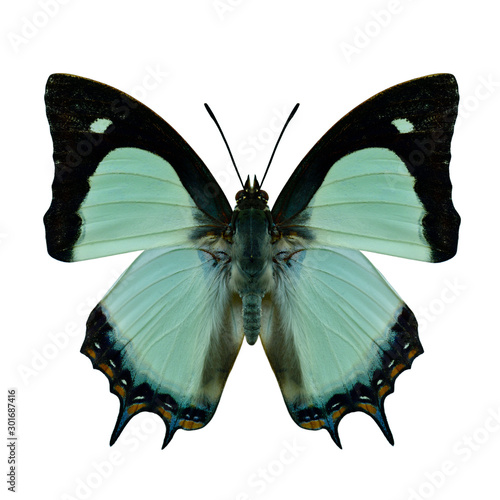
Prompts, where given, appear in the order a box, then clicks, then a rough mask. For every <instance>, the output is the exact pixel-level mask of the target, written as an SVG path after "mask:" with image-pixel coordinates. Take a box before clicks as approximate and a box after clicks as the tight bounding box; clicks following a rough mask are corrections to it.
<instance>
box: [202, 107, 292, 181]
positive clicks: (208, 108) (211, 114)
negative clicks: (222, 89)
mask: <svg viewBox="0 0 500 500" xmlns="http://www.w3.org/2000/svg"><path fill="white" fill-rule="evenodd" d="M205 108H206V110H207V111H208V114H209V115H210V118H212V120H213V121H214V122H215V125H217V128H218V129H219V132H220V135H221V136H222V139H223V141H224V144H225V145H226V148H227V150H228V151H229V156H230V157H231V161H232V162H233V166H234V169H235V170H236V174H237V175H238V179H239V180H240V182H241V185H242V187H243V189H245V185H244V184H243V181H242V180H241V176H240V173H239V172H238V167H237V166H236V163H235V161H234V158H233V153H231V149H229V144H228V143H227V141H226V138H225V137H224V133H223V132H222V129H221V128H220V125H219V122H218V121H217V118H215V115H214V114H213V113H212V110H211V109H210V107H209V105H208V104H207V103H205ZM289 120H290V118H289ZM278 140H279V139H278Z"/></svg>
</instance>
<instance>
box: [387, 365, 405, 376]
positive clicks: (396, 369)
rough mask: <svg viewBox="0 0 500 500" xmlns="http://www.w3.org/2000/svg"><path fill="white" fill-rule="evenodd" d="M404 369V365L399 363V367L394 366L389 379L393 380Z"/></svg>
mask: <svg viewBox="0 0 500 500" xmlns="http://www.w3.org/2000/svg"><path fill="white" fill-rule="evenodd" d="M404 369H405V365H404V364H403V363H400V364H399V365H396V366H395V367H394V368H393V369H392V372H391V375H390V376H391V378H394V377H395V376H396V375H398V374H399V373H400V372H402V371H403V370H404Z"/></svg>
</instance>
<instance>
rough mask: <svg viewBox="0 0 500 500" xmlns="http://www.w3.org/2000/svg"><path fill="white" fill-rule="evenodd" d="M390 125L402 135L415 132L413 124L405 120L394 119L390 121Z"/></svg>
mask: <svg viewBox="0 0 500 500" xmlns="http://www.w3.org/2000/svg"><path fill="white" fill-rule="evenodd" d="M391 123H392V124H393V125H394V126H395V127H396V128H397V129H398V132H401V133H402V134H407V133H408V132H413V131H414V130H415V127H414V126H413V123H412V122H411V121H410V120H408V119H406V118H396V119H395V120H392V122H391Z"/></svg>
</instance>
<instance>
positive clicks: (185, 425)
mask: <svg viewBox="0 0 500 500" xmlns="http://www.w3.org/2000/svg"><path fill="white" fill-rule="evenodd" d="M226 265H227V259H226V260H224V259H223V258H222V254H219V256H217V255H215V254H213V253H210V252H208V251H206V250H196V249H193V248H182V247H178V248H169V249H153V250H146V251H145V252H143V253H142V254H141V255H140V256H139V257H138V258H137V260H136V261H135V262H134V263H133V264H132V266H131V267H130V268H129V269H128V270H127V271H126V272H125V273H124V275H123V276H122V277H121V278H120V279H119V281H118V282H117V283H116V284H115V285H114V287H113V288H112V289H111V290H110V291H109V292H108V294H107V295H106V296H105V297H104V299H103V300H102V301H101V302H100V303H99V304H98V305H97V307H96V308H95V309H94V311H93V312H92V313H91V315H90V317H89V319H88V322H87V335H86V338H85V341H84V344H83V346H82V353H83V354H85V355H86V356H88V357H89V359H90V360H91V361H92V364H93V366H94V368H96V369H99V370H100V371H101V372H103V373H104V374H105V375H106V376H107V378H108V379H109V382H110V389H111V392H113V393H114V394H116V395H117V396H118V398H119V400H120V413H119V416H118V420H117V423H116V426H115V429H114V431H113V434H112V438H111V444H113V443H114V441H116V439H117V438H118V436H119V434H120V432H121V431H122V430H123V428H124V426H125V425H126V424H127V422H128V421H129V420H130V419H131V418H132V417H133V416H134V415H136V414H137V413H139V412H141V411H150V412H153V413H157V414H158V415H160V417H161V418H162V420H163V421H164V423H165V425H166V428H167V432H166V436H165V441H164V444H163V446H166V445H167V444H168V442H169V441H170V439H171V438H172V436H173V434H174V433H175V431H176V430H177V429H179V428H182V429H186V430H191V429H198V428H201V427H203V426H204V425H205V424H206V423H208V421H209V420H210V419H211V417H212V415H213V413H214V412H215V409H216V407H217V404H218V401H219V398H220V396H221V393H222V389H223V387H224V384H225V382H226V379H227V376H228V375H229V372H230V370H231V368H232V365H233V363H234V360H235V358H236V355H237V353H238V350H239V348H240V345H241V341H242V335H243V334H242V327H241V304H240V305H239V306H236V305H235V304H233V303H232V298H231V294H230V293H229V291H228V289H227V286H226V281H227V276H226V274H227V273H226Z"/></svg>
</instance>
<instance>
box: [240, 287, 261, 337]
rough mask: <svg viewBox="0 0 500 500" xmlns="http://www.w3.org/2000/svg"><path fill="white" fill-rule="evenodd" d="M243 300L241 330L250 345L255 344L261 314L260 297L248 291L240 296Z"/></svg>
mask: <svg viewBox="0 0 500 500" xmlns="http://www.w3.org/2000/svg"><path fill="white" fill-rule="evenodd" d="M241 300H242V302H243V330H244V332H245V337H246V339H247V342H248V343H249V344H250V345H253V344H255V342H256V341H257V337H258V336H259V333H260V321H261V316H262V297H261V296H260V295H258V294H255V293H248V294H246V295H243V296H242V297H241Z"/></svg>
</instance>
